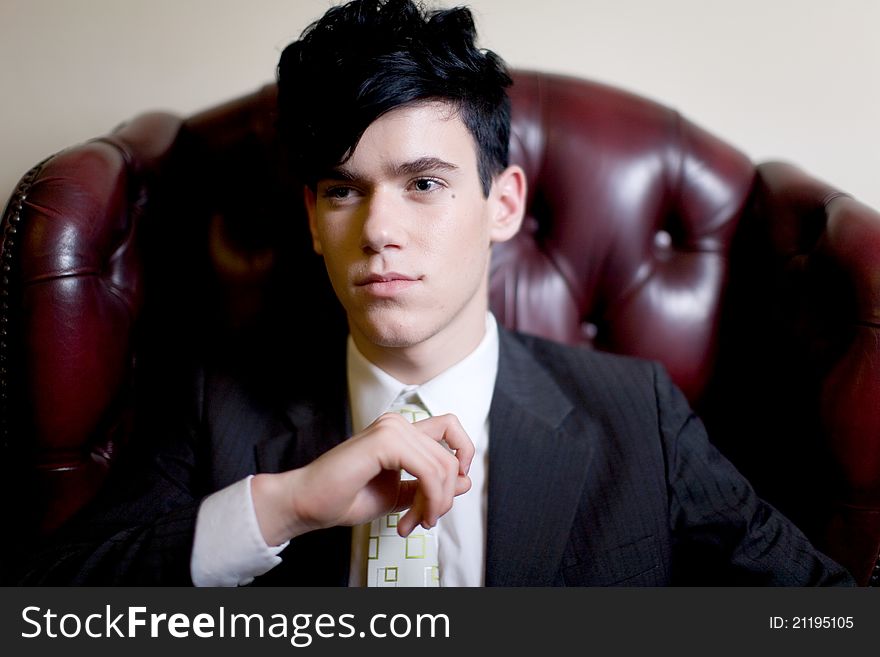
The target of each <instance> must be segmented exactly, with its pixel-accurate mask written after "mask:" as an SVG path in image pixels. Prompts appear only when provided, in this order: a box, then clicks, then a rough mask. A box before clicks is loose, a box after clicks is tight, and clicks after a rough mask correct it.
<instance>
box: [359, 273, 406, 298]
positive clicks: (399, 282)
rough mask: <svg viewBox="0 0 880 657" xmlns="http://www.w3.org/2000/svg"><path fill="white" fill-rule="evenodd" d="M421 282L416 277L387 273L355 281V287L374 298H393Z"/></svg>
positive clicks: (371, 275)
mask: <svg viewBox="0 0 880 657" xmlns="http://www.w3.org/2000/svg"><path fill="white" fill-rule="evenodd" d="M418 282H419V278H418V277H416V276H408V275H407V274H400V273H398V272H395V271H391V272H385V273H383V274H368V275H366V276H363V277H362V278H359V279H357V280H356V281H355V285H356V286H357V287H358V288H359V289H361V290H363V291H365V292H367V293H369V294H372V295H374V296H379V297H392V296H395V295H397V294H399V293H401V292H404V291H405V290H408V289H409V288H411V287H412V286H414V285H416V284H417V283H418Z"/></svg>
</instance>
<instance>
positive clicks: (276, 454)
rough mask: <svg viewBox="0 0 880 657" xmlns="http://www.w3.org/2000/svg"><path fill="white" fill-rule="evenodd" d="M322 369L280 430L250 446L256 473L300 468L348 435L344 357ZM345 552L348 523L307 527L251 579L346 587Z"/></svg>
mask: <svg viewBox="0 0 880 657" xmlns="http://www.w3.org/2000/svg"><path fill="white" fill-rule="evenodd" d="M325 374H327V376H325V377H323V382H322V380H321V379H319V378H317V377H316V378H313V379H312V381H311V383H312V384H313V385H312V388H311V392H310V394H308V395H307V396H301V397H297V398H295V399H294V401H292V402H290V403H288V405H287V407H286V409H285V412H284V415H285V416H286V417H285V419H286V422H285V426H284V430H283V431H281V432H280V433H277V434H275V435H273V436H271V437H270V438H267V439H265V440H263V441H261V442H259V443H257V444H256V445H255V446H254V453H255V458H256V462H257V471H258V472H284V471H286V470H292V469H294V468H299V467H302V466H304V465H307V464H308V463H311V462H312V461H314V460H315V459H316V458H318V457H319V456H320V455H321V454H323V453H324V452H326V451H327V450H329V449H331V448H333V447H335V446H336V445H338V444H339V443H340V442H342V441H343V440H345V439H346V438H347V437H348V435H349V434H350V432H351V429H350V426H351V423H350V420H349V415H350V413H349V405H348V394H347V383H346V381H347V378H346V375H345V368H344V362H343V365H342V367H341V368H340V367H339V364H338V363H334V364H333V366H330V367H328V368H327V371H326V372H325ZM295 397H296V396H295ZM350 555H351V528H350V527H331V528H329V529H324V530H319V531H313V532H309V533H307V534H303V535H302V536H299V537H297V538H295V539H293V540H292V541H291V542H290V545H289V546H288V547H287V549H286V550H285V551H284V553H283V561H282V563H281V564H280V565H279V566H277V567H276V568H274V569H272V570H271V571H269V573H267V575H265V576H263V577H262V578H258V579H257V580H256V583H260V584H267V583H283V584H286V585H288V586H328V585H329V586H347V585H348V571H349V566H350ZM313 564H319V565H320V567H317V568H316V567H313Z"/></svg>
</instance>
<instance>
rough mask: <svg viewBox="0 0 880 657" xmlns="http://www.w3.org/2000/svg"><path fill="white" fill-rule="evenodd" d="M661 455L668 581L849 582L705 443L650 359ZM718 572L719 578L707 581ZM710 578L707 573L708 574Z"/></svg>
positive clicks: (680, 399) (843, 572)
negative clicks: (669, 546) (669, 540)
mask: <svg viewBox="0 0 880 657" xmlns="http://www.w3.org/2000/svg"><path fill="white" fill-rule="evenodd" d="M654 367H655V389H656V395H657V406H658V417H659V422H660V432H661V435H662V439H663V444H664V451H665V457H666V468H667V482H668V489H669V518H670V525H671V530H672V535H673V541H674V553H675V555H676V556H675V559H674V563H673V569H674V580H675V581H678V582H681V583H683V584H688V585H703V584H723V585H746V586H820V585H852V584H854V582H853V580H852V578H851V576H850V575H849V573H848V572H847V571H846V570H845V569H844V568H842V567H841V566H839V565H838V564H836V563H835V562H834V561H832V560H831V559H830V558H828V557H827V556H825V555H824V554H822V553H820V552H819V551H817V550H816V549H815V548H814V547H813V546H812V545H811V544H810V542H809V541H808V539H807V538H806V536H804V534H803V533H802V532H801V531H800V530H799V529H798V528H797V527H795V525H794V524H793V523H792V522H790V521H789V520H788V519H787V518H785V517H784V516H783V515H782V514H781V513H780V512H779V511H777V510H776V509H774V508H773V507H772V506H771V505H770V504H768V503H766V502H764V501H763V500H762V499H760V498H759V497H758V496H757V494H756V493H755V491H754V490H753V489H752V486H751V485H750V484H749V482H748V481H747V480H746V479H745V478H744V477H743V476H742V475H741V474H740V473H739V472H738V471H737V470H736V468H735V467H734V466H733V465H732V464H731V463H730V462H729V461H728V460H727V459H726V458H725V457H724V456H722V454H721V453H720V452H719V451H718V450H717V449H716V448H715V447H714V446H713V445H712V444H711V443H710V442H709V440H708V437H707V435H706V431H705V429H704V427H703V424H702V422H701V421H700V420H699V419H698V418H697V417H696V416H695V415H694V413H693V412H692V411H691V409H690V407H689V406H688V403H687V401H686V400H685V398H684V395H683V394H682V393H681V392H680V391H679V390H678V389H677V388H676V387H675V386H674V385H673V384H672V382H671V381H670V380H669V378H668V376H666V374H665V372H664V371H663V369H662V368H661V367H660V366H659V365H655V366H654ZM708 573H713V574H714V573H722V578H723V581H721V582H717V581H708V580H707V579H706V578H707V574H708ZM714 579H715V578H714V577H713V580H714Z"/></svg>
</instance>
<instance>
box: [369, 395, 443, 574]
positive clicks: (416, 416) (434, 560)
mask: <svg viewBox="0 0 880 657" xmlns="http://www.w3.org/2000/svg"><path fill="white" fill-rule="evenodd" d="M401 398H402V399H401ZM398 400H401V401H400V402H395V403H394V404H392V406H391V408H390V409H388V410H389V411H393V412H396V413H400V414H401V415H402V416H403V417H405V418H406V419H407V420H408V421H409V422H418V421H419V420H424V419H425V418H428V417H431V415H430V413H428V411H427V409H425V407H424V406H423V405H422V402H421V400H420V399H419V398H418V395H417V394H410V395H409V396H404V395H402V396H401V397H399V398H398ZM401 478H402V479H413V477H412V476H411V475H409V473H407V472H402V473H401ZM403 513H404V512H403V511H400V512H396V513H389V514H388V515H387V516H383V517H381V518H377V519H376V520H373V522H371V523H370V538H369V546H368V548H367V586H414V587H415V586H418V587H420V586H440V568H439V565H438V554H437V528H436V527H432V528H431V529H427V530H426V529H424V528H423V527H422V526H421V525H420V526H418V527H416V528H415V529H414V530H413V531H412V533H411V534H410V535H409V536H407V537H406V538H403V537H401V536H399V535H398V533H397V521H398V520H399V519H400V517H401V516H402V515H403Z"/></svg>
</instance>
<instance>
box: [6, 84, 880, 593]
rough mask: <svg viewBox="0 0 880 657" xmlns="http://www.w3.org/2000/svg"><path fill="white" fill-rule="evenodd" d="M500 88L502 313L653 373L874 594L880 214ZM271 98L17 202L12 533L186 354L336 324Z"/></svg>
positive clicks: (87, 485) (28, 531)
mask: <svg viewBox="0 0 880 657" xmlns="http://www.w3.org/2000/svg"><path fill="white" fill-rule="evenodd" d="M515 78H516V83H515V86H514V88H513V91H512V97H513V105H514V129H513V138H512V157H513V160H514V161H515V162H517V163H519V164H521V165H522V166H523V167H524V168H525V170H526V173H527V175H528V178H529V182H530V187H529V203H528V216H527V220H526V222H525V226H524V228H523V230H522V232H521V233H520V235H519V236H518V237H517V238H516V239H515V240H513V241H512V242H510V243H507V244H504V245H502V246H500V247H498V248H497V250H496V252H495V254H494V259H493V269H492V278H491V304H492V308H493V309H494V311H495V313H496V315H497V317H498V318H499V320H500V321H501V322H502V323H503V324H505V325H507V326H509V327H513V328H517V329H520V330H523V331H527V332H533V333H537V334H541V335H544V336H549V337H551V338H555V339H558V340H561V341H564V342H570V343H582V344H584V345H587V346H590V347H595V348H597V349H603V350H610V351H616V352H624V353H630V354H636V355H639V356H644V357H648V358H653V359H657V360H660V361H662V362H663V363H664V364H665V365H666V367H667V368H668V370H669V371H670V373H671V375H672V377H673V378H674V380H675V381H676V382H677V383H678V384H679V386H681V388H682V389H683V390H684V391H685V392H686V394H687V395H688V397H689V398H690V400H691V402H692V403H693V404H694V406H695V407H696V409H697V410H698V411H699V412H700V414H701V415H702V416H703V418H704V420H705V422H706V424H707V425H708V428H709V432H710V435H711V436H712V438H713V440H714V441H715V442H716V443H717V444H718V445H719V446H720V447H721V449H722V450H723V451H725V452H726V453H727V454H728V455H729V456H730V458H731V459H732V460H733V461H734V462H735V463H736V464H737V465H738V466H739V467H740V469H741V470H742V471H743V472H744V473H745V474H746V475H747V476H749V478H750V479H751V480H752V481H753V483H754V484H755V486H756V488H758V490H759V492H761V493H762V494H763V495H764V497H766V498H767V499H769V500H770V501H771V502H773V503H774V504H776V505H777V506H778V507H780V508H781V509H782V510H783V511H784V512H786V513H787V514H788V515H789V516H790V517H792V518H793V519H794V520H795V521H796V522H798V523H799V524H800V525H801V526H802V528H803V529H804V530H805V531H806V532H807V533H808V534H809V535H810V537H811V538H812V539H813V541H814V542H815V543H816V544H817V545H818V546H819V547H821V548H822V549H823V550H825V551H826V552H828V553H829V554H830V555H831V556H833V557H834V558H836V559H837V560H839V561H840V562H841V563H843V564H844V565H846V566H847V567H848V568H849V569H850V570H851V571H852V572H853V573H854V575H855V576H856V578H857V579H858V580H859V581H860V582H861V583H863V584H867V583H873V584H878V583H880V563H878V552H880V333H878V331H880V215H878V213H876V212H874V211H873V210H871V209H869V208H867V207H865V206H864V205H862V204H860V203H858V202H857V201H855V200H853V199H852V198H849V197H848V196H847V195H845V194H843V193H842V192H839V191H837V190H835V189H833V188H831V187H829V186H828V185H826V184H824V183H822V182H820V181H817V180H815V179H813V178H811V177H809V176H807V175H806V174H805V173H803V172H801V171H799V170H798V169H796V168H795V167H793V166H789V165H785V164H779V163H767V164H760V165H757V166H755V165H754V164H753V163H752V162H750V161H749V160H748V159H747V158H746V157H745V156H744V155H743V154H741V153H740V152H738V151H737V150H736V149H734V148H732V147H731V146H729V145H727V144H725V143H723V142H722V141H720V140H718V139H716V138H715V137H713V136H712V135H710V134H707V133H706V132H704V131H703V130H701V129H699V128H698V127H696V126H694V125H693V124H691V123H689V122H688V121H687V120H685V119H683V118H682V117H681V116H680V115H679V114H677V113H676V112H674V111H672V110H670V109H668V108H666V107H662V106H660V105H657V104H655V103H652V102H650V101H647V100H645V99H643V98H639V97H636V96H634V95H630V94H627V93H624V92H621V91H620V90H616V89H613V88H609V87H605V86H600V85H596V84H593V83H590V82H586V81H582V80H576V79H571V78H563V77H558V76H552V75H546V74H536V73H530V72H518V73H517V74H516V76H515ZM274 99H275V88H274V85H269V86H266V87H265V88H263V89H261V90H260V91H258V92H257V93H255V94H252V95H249V96H246V97H243V98H241V99H239V100H236V101H233V102H231V103H228V104H226V105H223V106H220V107H217V108H215V109H212V110H209V111H206V112H203V113H200V114H198V115H196V116H193V117H191V118H188V119H181V118H179V117H176V116H171V115H167V114H148V115H143V116H140V117H138V118H135V119H134V120H132V121H131V122H129V123H127V124H125V125H123V126H122V127H121V128H119V129H117V130H116V131H114V132H113V133H112V134H109V135H107V136H105V137H102V138H99V139H97V140H94V141H92V142H89V143H86V144H83V145H79V146H76V147H74V148H71V149H69V150H66V151H64V152H62V153H59V154H57V155H55V156H53V157H51V158H49V159H48V160H46V161H45V162H43V163H41V164H40V165H38V166H37V167H35V168H34V169H33V170H32V171H30V172H29V173H28V174H27V175H26V176H25V177H24V179H23V180H22V182H21V184H20V185H19V187H18V189H17V190H16V192H15V194H14V196H13V198H12V199H11V200H10V202H9V205H8V207H7V209H6V213H5V215H4V218H3V228H2V254H0V258H2V266H3V278H2V287H0V295H2V299H0V303H2V306H0V323H2V324H0V330H2V342H0V361H2V362H0V385H2V420H0V421H2V426H0V431H2V437H3V450H4V452H3V467H4V482H5V485H7V486H8V487H9V488H8V490H7V491H5V492H6V493H7V495H11V497H6V498H5V499H7V500H10V501H11V502H12V506H13V512H12V513H13V517H12V518H10V519H9V520H8V521H7V526H8V527H10V526H11V527H16V528H17V529H16V534H17V535H19V536H20V537H21V538H22V539H23V540H22V542H21V545H20V547H21V546H25V549H26V546H27V541H26V539H28V538H29V537H33V536H37V535H39V534H45V533H46V532H49V531H51V530H52V529H54V528H55V527H57V526H58V525H59V524H60V523H61V522H62V521H64V520H65V519H66V518H67V517H69V516H70V515H71V514H72V513H73V512H74V511H75V510H76V509H78V508H79V507H80V506H81V505H82V504H83V503H84V502H85V501H87V500H88V499H89V498H90V497H91V496H93V494H94V493H95V491H96V490H97V489H98V487H99V486H100V485H101V483H102V482H103V480H104V478H105V476H106V473H107V472H108V469H109V468H110V467H111V466H112V465H113V463H114V462H115V461H116V460H117V458H118V455H119V453H120V452H122V451H123V450H124V449H125V448H127V447H128V446H129V445H130V444H131V443H133V442H136V439H132V438H131V436H133V435H137V436H138V438H137V439H149V436H147V437H146V438H144V437H143V436H140V435H139V433H138V427H139V422H140V417H139V415H138V408H139V405H138V400H139V399H140V398H141V397H142V396H144V395H147V396H149V395H152V396H153V397H154V398H155V396H156V395H157V394H158V395H168V398H169V399H170V398H172V397H173V396H174V395H177V394H178V393H180V394H183V385H182V383H181V382H182V381H183V380H184V378H185V377H184V371H185V369H186V364H187V363H190V362H192V361H193V360H195V359H197V358H198V357H199V355H200V354H202V353H204V352H205V351H206V350H223V351H224V352H226V353H229V354H233V355H234V357H235V358H240V359H241V361H242V362H247V363H250V364H251V365H253V364H254V363H256V364H257V365H259V363H261V362H270V361H271V360H272V354H273V353H274V352H273V350H274V349H276V348H277V346H278V345H279V344H282V343H284V344H287V345H290V344H300V345H302V344H305V345H311V344H313V343H317V342H318V341H320V340H322V339H326V336H328V335H332V334H336V333H338V332H341V331H344V330H345V327H344V319H343V317H342V315H341V313H340V312H339V310H338V309H337V308H336V304H335V301H334V299H333V297H332V294H331V292H330V289H329V286H328V285H327V284H326V281H325V280H324V279H325V277H324V275H323V269H322V264H321V262H320V260H319V259H318V258H317V257H316V256H314V255H313V254H312V253H311V250H310V240H309V237H308V232H307V227H306V221H305V219H304V215H303V210H302V207H301V202H300V188H301V187H300V185H299V183H297V182H296V181H295V180H292V179H291V178H290V176H289V175H288V174H287V167H286V165H285V161H284V157H283V153H282V152H281V151H280V150H279V149H278V146H277V141H276V139H275V126H274V119H275V114H274V113H275V106H274ZM806 138H808V136H806ZM12 556H14V555H12ZM10 558H12V557H10Z"/></svg>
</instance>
